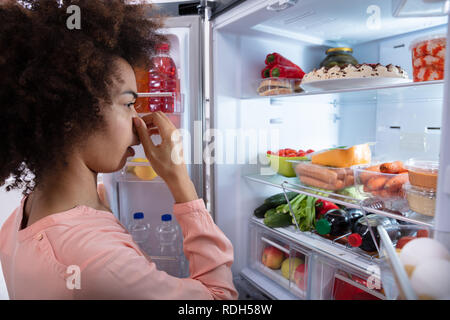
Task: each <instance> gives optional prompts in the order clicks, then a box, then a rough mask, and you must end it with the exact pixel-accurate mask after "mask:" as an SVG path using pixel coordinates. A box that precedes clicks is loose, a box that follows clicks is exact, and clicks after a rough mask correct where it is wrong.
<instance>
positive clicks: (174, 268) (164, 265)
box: [155, 214, 182, 277]
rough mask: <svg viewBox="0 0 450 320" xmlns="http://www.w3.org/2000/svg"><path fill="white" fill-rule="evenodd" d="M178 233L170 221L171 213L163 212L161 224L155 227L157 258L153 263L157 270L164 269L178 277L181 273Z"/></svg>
mask: <svg viewBox="0 0 450 320" xmlns="http://www.w3.org/2000/svg"><path fill="white" fill-rule="evenodd" d="M178 235H179V230H178V227H177V226H176V225H175V224H174V223H173V221H172V215H170V214H163V215H162V216H161V224H160V225H159V226H158V227H157V228H156V238H157V239H158V240H159V250H158V259H157V260H155V263H156V266H157V267H158V269H159V270H163V271H166V272H167V273H168V274H170V275H172V276H174V277H180V276H181V273H182V265H181V259H182V257H181V250H180V246H179V238H178Z"/></svg>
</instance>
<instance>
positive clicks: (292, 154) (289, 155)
mask: <svg viewBox="0 0 450 320" xmlns="http://www.w3.org/2000/svg"><path fill="white" fill-rule="evenodd" d="M296 156H297V153H295V152H289V153H287V154H286V157H296Z"/></svg>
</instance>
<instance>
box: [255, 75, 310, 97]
mask: <svg viewBox="0 0 450 320" xmlns="http://www.w3.org/2000/svg"><path fill="white" fill-rule="evenodd" d="M301 82H302V80H301V79H287V78H265V79H261V80H259V81H258V82H257V83H256V87H257V89H256V92H257V93H258V94H259V95H260V96H276V95H284V94H292V93H299V92H302V91H303V90H302V89H301V88H300V83H301Z"/></svg>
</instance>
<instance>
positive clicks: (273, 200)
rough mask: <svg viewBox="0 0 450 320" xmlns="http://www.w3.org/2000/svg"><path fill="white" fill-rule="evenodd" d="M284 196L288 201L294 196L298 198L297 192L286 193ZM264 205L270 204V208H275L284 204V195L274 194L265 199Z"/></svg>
mask: <svg viewBox="0 0 450 320" xmlns="http://www.w3.org/2000/svg"><path fill="white" fill-rule="evenodd" d="M286 196H287V197H288V199H289V201H291V200H292V199H294V198H295V197H296V196H298V193H297V192H286ZM264 203H265V204H266V203H267V204H271V205H272V207H271V208H276V207H278V206H279V205H280V204H286V203H287V202H286V198H285V197H284V193H278V194H275V195H273V196H271V197H269V198H267V199H266V200H264Z"/></svg>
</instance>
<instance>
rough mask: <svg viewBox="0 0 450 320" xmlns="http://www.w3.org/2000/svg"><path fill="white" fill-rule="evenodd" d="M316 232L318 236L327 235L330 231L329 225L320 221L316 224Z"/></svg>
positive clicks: (322, 220) (324, 221)
mask: <svg viewBox="0 0 450 320" xmlns="http://www.w3.org/2000/svg"><path fill="white" fill-rule="evenodd" d="M316 230H317V233H318V234H320V235H325V234H329V233H330V231H331V223H330V222H329V221H328V220H326V219H320V220H318V221H317V222H316Z"/></svg>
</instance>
